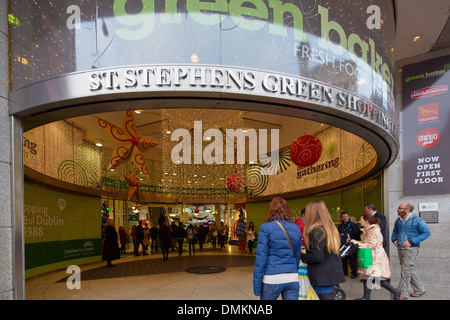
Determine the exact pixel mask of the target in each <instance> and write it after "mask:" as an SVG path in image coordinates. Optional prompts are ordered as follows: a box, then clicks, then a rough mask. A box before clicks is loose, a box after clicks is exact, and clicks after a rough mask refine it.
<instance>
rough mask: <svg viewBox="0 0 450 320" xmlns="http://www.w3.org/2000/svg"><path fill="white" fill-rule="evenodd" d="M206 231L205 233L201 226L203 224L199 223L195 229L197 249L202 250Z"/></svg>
mask: <svg viewBox="0 0 450 320" xmlns="http://www.w3.org/2000/svg"><path fill="white" fill-rule="evenodd" d="M206 233H207V230H206V228H205V227H204V226H203V224H201V225H200V226H199V227H198V231H197V237H198V248H199V250H203V243H204V242H205V239H206Z"/></svg>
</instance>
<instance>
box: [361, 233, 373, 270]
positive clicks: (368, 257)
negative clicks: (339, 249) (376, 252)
mask: <svg viewBox="0 0 450 320" xmlns="http://www.w3.org/2000/svg"><path fill="white" fill-rule="evenodd" d="M368 233H369V232H367V233H366V234H365V236H364V239H365V238H366V236H367V234H368ZM364 239H363V240H364ZM358 264H359V267H360V268H364V269H367V268H371V267H372V248H359V249H358Z"/></svg>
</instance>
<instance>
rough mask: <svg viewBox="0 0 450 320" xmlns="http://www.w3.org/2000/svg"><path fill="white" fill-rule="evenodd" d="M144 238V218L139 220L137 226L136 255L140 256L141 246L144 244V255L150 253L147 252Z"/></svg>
mask: <svg viewBox="0 0 450 320" xmlns="http://www.w3.org/2000/svg"><path fill="white" fill-rule="evenodd" d="M143 240H144V227H143V226H142V220H139V223H138V225H137V227H136V246H135V247H134V255H135V256H139V255H140V254H139V247H140V246H141V245H142V252H143V255H144V256H147V255H148V253H147V252H145V246H144V243H143V242H142V241H143Z"/></svg>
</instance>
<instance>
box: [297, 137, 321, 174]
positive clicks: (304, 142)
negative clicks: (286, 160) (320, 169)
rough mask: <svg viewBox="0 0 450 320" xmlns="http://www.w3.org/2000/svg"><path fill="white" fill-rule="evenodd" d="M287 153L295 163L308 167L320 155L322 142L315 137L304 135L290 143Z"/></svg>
mask: <svg viewBox="0 0 450 320" xmlns="http://www.w3.org/2000/svg"><path fill="white" fill-rule="evenodd" d="M289 155H290V157H291V160H292V162H293V163H295V165H297V166H299V167H309V166H312V165H313V164H314V163H316V162H317V161H318V160H319V159H320V156H321V155H322V144H321V142H320V140H319V139H317V138H316V137H314V136H311V135H304V136H301V137H299V138H297V139H296V140H295V141H294V142H293V143H292V144H291V147H290V150H289Z"/></svg>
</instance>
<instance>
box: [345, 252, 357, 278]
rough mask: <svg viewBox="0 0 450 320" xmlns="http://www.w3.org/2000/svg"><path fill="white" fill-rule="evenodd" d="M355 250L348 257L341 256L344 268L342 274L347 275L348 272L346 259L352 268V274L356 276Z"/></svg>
mask: <svg viewBox="0 0 450 320" xmlns="http://www.w3.org/2000/svg"><path fill="white" fill-rule="evenodd" d="M356 259H357V257H356V252H355V253H353V254H351V255H349V256H348V257H344V258H342V268H343V269H344V274H345V275H347V274H348V269H347V261H348V262H349V263H350V269H351V270H352V274H354V275H355V276H356V270H357V268H356Z"/></svg>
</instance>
